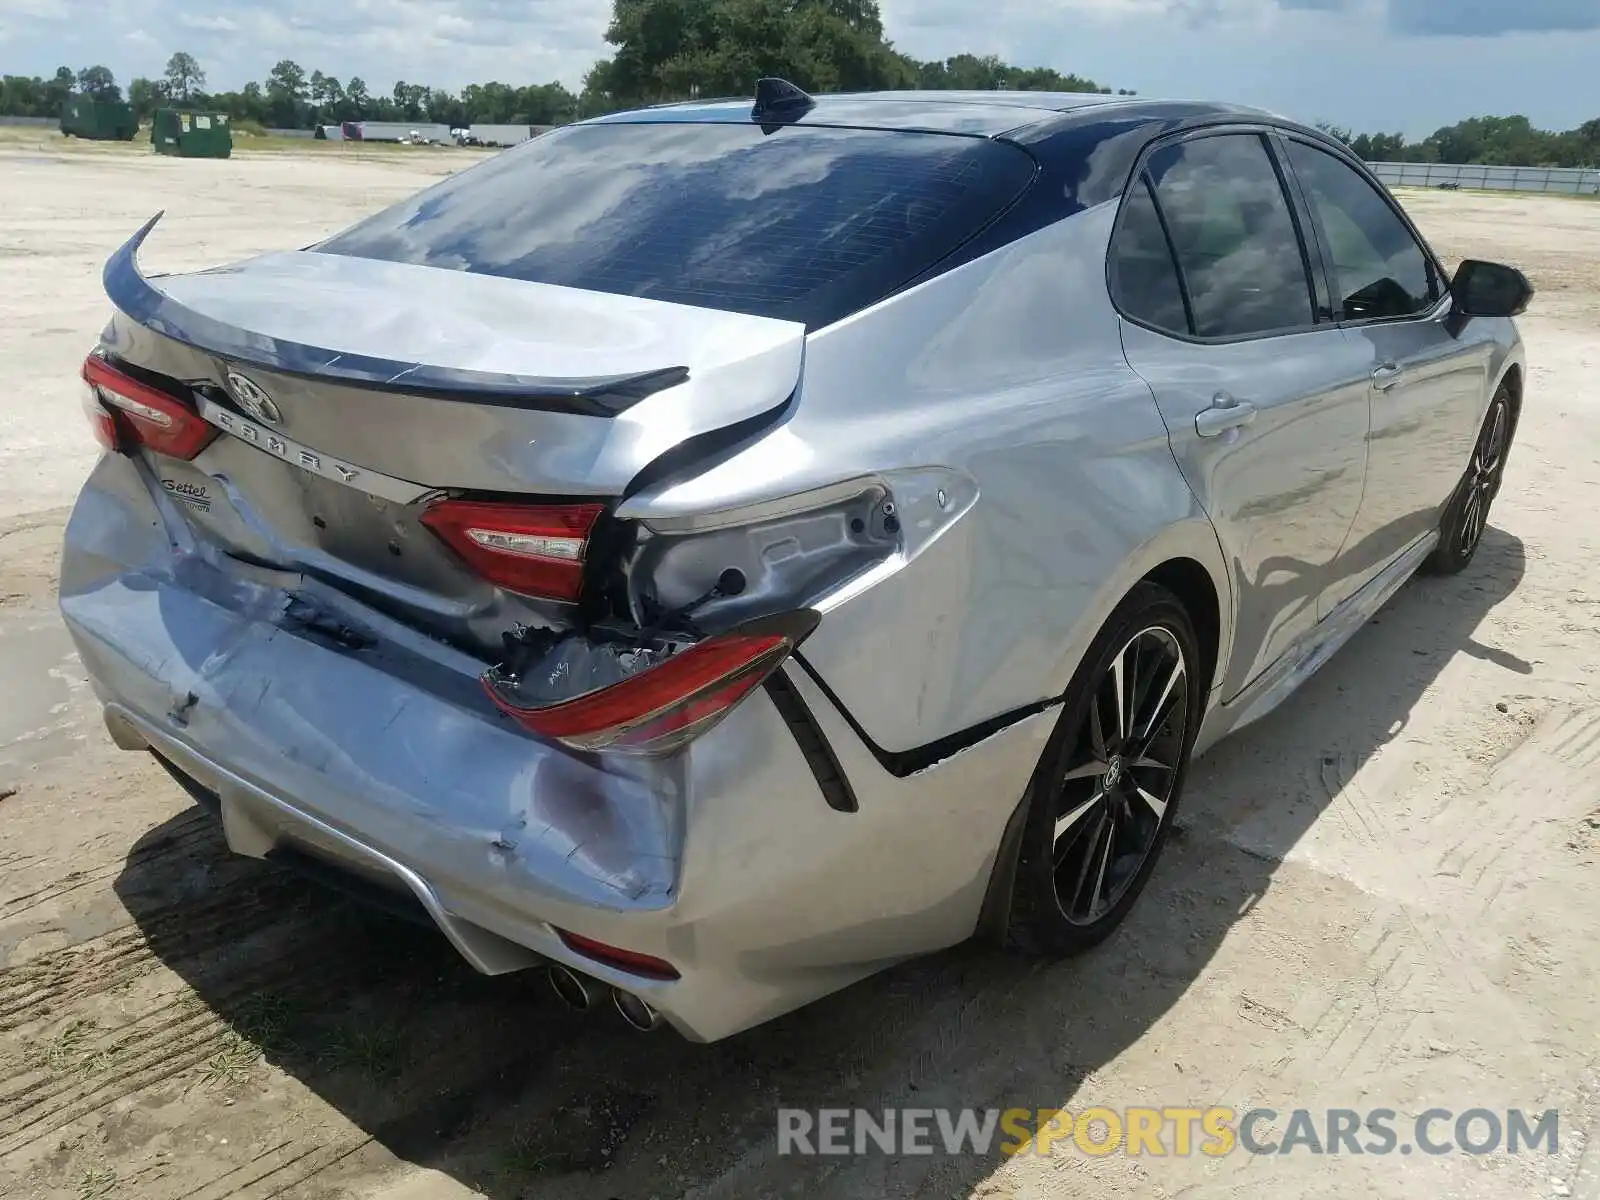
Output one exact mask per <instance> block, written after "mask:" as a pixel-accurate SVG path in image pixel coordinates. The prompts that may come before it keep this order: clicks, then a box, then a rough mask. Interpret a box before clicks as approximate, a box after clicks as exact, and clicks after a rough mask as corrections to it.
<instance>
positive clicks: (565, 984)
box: [545, 963, 594, 1012]
mask: <svg viewBox="0 0 1600 1200" xmlns="http://www.w3.org/2000/svg"><path fill="white" fill-rule="evenodd" d="M545 978H546V979H548V980H549V981H550V987H551V989H552V990H553V991H554V992H555V994H556V995H557V996H559V997H561V1002H562V1003H563V1004H565V1005H566V1006H567V1007H568V1008H574V1009H577V1010H578V1011H579V1012H583V1011H584V1010H586V1009H589V1008H592V1007H594V991H593V990H592V989H591V988H590V986H589V985H588V984H587V983H585V982H584V979H583V976H582V975H579V974H578V973H577V972H576V971H574V970H572V969H571V968H570V967H564V966H562V965H561V964H560V963H551V964H550V967H549V969H548V970H547V971H546V972H545Z"/></svg>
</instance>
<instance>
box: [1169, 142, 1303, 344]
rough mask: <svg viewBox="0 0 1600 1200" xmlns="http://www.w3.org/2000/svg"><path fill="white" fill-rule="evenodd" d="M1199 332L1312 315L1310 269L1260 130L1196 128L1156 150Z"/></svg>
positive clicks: (1268, 326) (1288, 324) (1255, 327)
mask: <svg viewBox="0 0 1600 1200" xmlns="http://www.w3.org/2000/svg"><path fill="white" fill-rule="evenodd" d="M1150 174H1151V177H1152V178H1153V179H1154V180H1155V184H1156V200H1157V202H1158V203H1159V204H1160V205H1161V212H1162V214H1163V215H1164V216H1165V217H1166V219H1167V228H1168V229H1169V230H1170V231H1171V233H1172V241H1173V246H1174V248H1175V249H1176V250H1177V253H1178V264H1179V266H1180V267H1181V268H1182V270H1183V278H1184V281H1185V282H1186V283H1187V284H1188V287H1189V302H1190V304H1191V306H1192V307H1193V310H1194V329H1195V332H1196V333H1197V334H1199V335H1200V336H1201V337H1239V336H1243V335H1246V334H1258V333H1268V332H1271V331H1272V330H1276V329H1295V328H1300V327H1303V326H1306V325H1310V324H1312V323H1313V316H1312V308H1311V286H1310V279H1309V277H1308V276H1307V274H1306V268H1305V260H1304V257H1303V255H1302V254H1301V249H1300V239H1299V235H1298V234H1297V233H1296V231H1295V226H1294V219H1293V218H1292V217H1291V216H1290V214H1289V204H1288V201H1287V200H1286V199H1285V198H1284V194H1283V187H1282V185H1281V183H1280V182H1279V180H1278V173H1277V171H1276V170H1274V169H1273V165H1272V160H1271V159H1270V158H1269V157H1268V155H1267V149H1266V146H1265V144H1264V143H1263V142H1262V141H1261V139H1260V138H1259V137H1257V136H1256V135H1254V134H1230V135H1227V136H1221V137H1206V138H1197V139H1194V140H1191V141H1186V142H1180V143H1178V144H1177V145H1176V146H1168V147H1166V148H1165V149H1163V150H1160V151H1158V152H1157V153H1156V154H1155V155H1154V156H1152V158H1151V160H1150Z"/></svg>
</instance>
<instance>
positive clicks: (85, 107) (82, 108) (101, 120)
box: [61, 96, 139, 142]
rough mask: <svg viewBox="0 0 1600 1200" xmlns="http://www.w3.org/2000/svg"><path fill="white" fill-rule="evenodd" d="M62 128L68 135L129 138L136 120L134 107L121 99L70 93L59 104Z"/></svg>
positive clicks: (129, 140) (111, 138) (137, 126)
mask: <svg viewBox="0 0 1600 1200" xmlns="http://www.w3.org/2000/svg"><path fill="white" fill-rule="evenodd" d="M61 132H62V133H64V134H66V135H67V136H68V137H81V138H94V139H96V140H97V141H120V142H131V141H133V135H134V134H136V133H138V132H139V122H138V119H137V118H136V117H135V116H134V115H133V108H132V107H131V106H129V105H127V104H124V103H122V101H120V100H95V99H93V98H92V97H89V96H69V97H67V99H66V101H65V102H64V103H63V104H62V105H61Z"/></svg>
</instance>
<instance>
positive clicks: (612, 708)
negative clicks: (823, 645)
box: [483, 611, 817, 756]
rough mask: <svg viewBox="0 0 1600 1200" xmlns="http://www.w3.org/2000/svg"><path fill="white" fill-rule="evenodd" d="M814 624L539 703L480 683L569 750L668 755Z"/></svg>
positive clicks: (757, 635) (792, 618)
mask: <svg viewBox="0 0 1600 1200" xmlns="http://www.w3.org/2000/svg"><path fill="white" fill-rule="evenodd" d="M816 621H817V615H816V614H815V613H813V612H809V611H807V612H801V613H793V614H788V615H787V616H785V617H780V618H771V619H767V620H764V621H762V622H759V623H756V624H752V625H750V626H746V627H744V629H743V630H736V631H734V632H731V633H723V634H718V635H717V636H715V637H710V638H707V639H706V640H705V641H703V642H697V643H695V644H694V645H692V646H689V647H687V648H686V649H683V650H680V651H679V652H678V653H676V654H674V655H673V656H672V657H670V658H668V659H666V660H665V661H663V662H662V663H660V664H659V665H658V666H654V667H651V668H649V669H648V670H644V671H641V672H640V673H639V674H637V675H634V676H632V677H630V678H628V679H624V680H623V681H622V682H621V683H615V684H612V685H611V686H610V687H604V688H600V689H599V690H597V691H593V692H588V693H586V694H584V695H581V696H577V697H575V698H573V699H571V700H564V701H561V702H559V703H557V704H550V705H545V706H543V707H539V708H529V707H526V706H523V705H521V704H519V703H518V702H517V697H516V692H515V682H514V681H508V680H505V679H502V678H500V677H499V675H498V674H497V673H496V672H493V671H491V672H490V673H489V674H488V675H486V676H484V680H483V683H484V688H485V689H486V690H487V691H488V693H489V696H490V697H491V698H492V699H493V700H494V702H495V704H497V705H498V706H499V707H500V708H501V710H502V711H504V712H506V713H508V714H509V715H510V716H512V717H513V718H515V719H516V721H517V722H518V723H519V724H521V725H522V726H523V727H524V728H526V729H529V730H531V731H532V732H534V733H536V734H538V735H539V736H540V737H545V738H549V739H550V740H552V741H556V742H560V743H561V744H562V745H564V746H567V747H569V748H570V749H573V750H580V751H601V750H604V751H611V752H615V753H621V754H631V755H649V756H654V755H662V754H670V753H672V752H673V751H675V750H678V749H681V748H682V747H683V746H686V745H687V744H688V743H689V742H691V741H693V740H694V739H695V738H697V737H699V736H700V735H702V734H704V733H705V732H707V731H708V730H709V729H711V728H712V727H713V726H715V725H716V724H717V723H718V722H719V721H721V720H722V719H723V718H724V717H726V716H727V715H728V714H729V713H730V712H732V711H733V709H734V708H735V706H737V705H738V703H739V702H740V701H741V700H743V699H744V698H745V697H746V696H748V695H749V694H750V693H751V692H753V691H755V690H756V688H758V687H760V686H761V685H762V683H764V682H765V681H766V679H767V677H768V676H770V675H771V674H772V673H773V672H774V671H776V670H777V669H778V667H779V665H780V664H782V662H783V660H784V659H786V658H787V657H788V656H789V654H790V652H791V651H793V650H794V648H795V646H796V645H797V644H798V643H799V640H800V638H802V637H804V635H805V634H806V633H808V632H810V630H811V629H812V628H814V627H815V624H816Z"/></svg>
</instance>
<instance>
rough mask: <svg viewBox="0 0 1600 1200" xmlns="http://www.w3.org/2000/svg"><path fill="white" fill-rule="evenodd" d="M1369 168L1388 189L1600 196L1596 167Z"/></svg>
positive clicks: (1599, 174) (1409, 165) (1404, 165)
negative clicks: (1418, 188)
mask: <svg viewBox="0 0 1600 1200" xmlns="http://www.w3.org/2000/svg"><path fill="white" fill-rule="evenodd" d="M1367 166H1368V167H1370V168H1371V170H1372V173H1373V174H1374V175H1376V176H1377V177H1378V178H1379V179H1381V180H1383V182H1384V184H1385V185H1386V186H1388V187H1426V188H1447V189H1454V188H1473V189H1481V190H1484V191H1494V192H1556V193H1562V194H1565V195H1569V196H1595V195H1600V170H1596V169H1594V168H1592V167H1489V166H1455V165H1452V164H1449V163H1385V162H1375V163H1368V164H1367Z"/></svg>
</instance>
